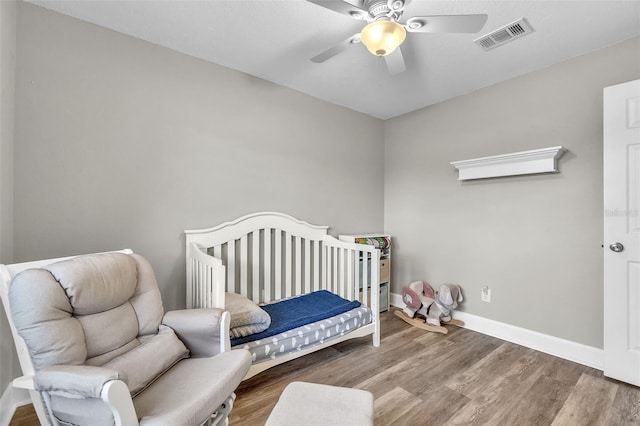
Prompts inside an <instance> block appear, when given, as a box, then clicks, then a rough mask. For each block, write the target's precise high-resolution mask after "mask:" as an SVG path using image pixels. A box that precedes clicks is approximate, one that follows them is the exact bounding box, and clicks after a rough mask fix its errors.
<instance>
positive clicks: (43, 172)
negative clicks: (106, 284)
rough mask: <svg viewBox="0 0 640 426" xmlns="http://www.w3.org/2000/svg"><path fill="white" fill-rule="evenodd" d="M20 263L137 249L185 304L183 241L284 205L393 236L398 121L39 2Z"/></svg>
mask: <svg viewBox="0 0 640 426" xmlns="http://www.w3.org/2000/svg"><path fill="white" fill-rule="evenodd" d="M18 12H19V13H18V58H17V83H16V84H17V88H16V149H15V168H16V172H15V211H16V217H15V258H16V260H18V261H25V260H29V259H39V258H47V257H51V256H61V255H70V254H77V253H87V252H95V251H102V250H112V249H118V248H123V247H131V248H132V249H133V250H134V251H137V252H139V253H141V254H143V255H145V256H146V257H147V258H148V259H149V260H150V262H151V263H152V265H153V266H154V269H155V272H156V275H157V278H158V281H159V285H160V287H161V291H162V296H163V300H164V303H165V308H180V307H184V303H185V294H184V293H185V277H184V275H185V266H184V263H185V262H184V252H185V249H184V236H183V230H185V229H193V228H199V227H206V226H213V225H216V224H219V223H221V222H223V221H227V220H232V219H235V218H236V217H238V216H240V215H244V214H247V213H251V212H255V211H262V210H275V211H282V212H286V213H289V214H291V215H293V216H295V217H298V218H300V219H303V220H306V221H309V222H311V223H315V224H325V225H330V226H331V227H332V229H330V232H332V233H335V234H337V233H339V232H343V233H344V232H350V231H360V230H362V229H382V227H383V192H384V190H383V187H384V182H383V174H382V172H381V171H382V169H383V155H384V147H383V144H384V141H383V136H384V131H383V128H384V127H383V126H384V123H383V122H382V121H381V120H378V119H375V118H372V117H369V116H366V115H364V114H361V113H356V112H353V111H351V110H347V109H344V108H342V107H338V106H336V105H333V104H329V103H327V102H324V101H320V100H317V99H314V98H312V97H310V96H307V95H303V94H301V93H299V92H296V91H292V90H289V89H286V88H283V87H280V86H276V85H273V84H271V83H267V82H265V81H262V80H259V79H256V78H253V77H250V76H248V75H246V74H242V73H239V72H236V71H232V70H229V69H226V68H223V67H220V66H217V65H214V64H211V63H207V62H204V61H201V60H198V59H194V58H191V57H188V56H186V55H183V54H179V53H176V52H174V51H171V50H169V49H166V48H161V47H158V46H156V45H152V44H150V43H147V42H143V41H141V40H137V39H134V38H131V37H128V36H125V35H122V34H118V33H116V32H113V31H110V30H106V29H104V28H101V27H98V26H95V25H92V24H88V23H85V22H82V21H79V20H76V19H73V18H69V17H66V16H63V15H60V14H57V13H54V12H51V11H48V10H45V9H42V8H39V7H36V6H33V5H30V4H25V3H21V4H20V5H19V10H18Z"/></svg>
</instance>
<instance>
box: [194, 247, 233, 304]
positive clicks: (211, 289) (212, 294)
mask: <svg viewBox="0 0 640 426" xmlns="http://www.w3.org/2000/svg"><path fill="white" fill-rule="evenodd" d="M204 251H206V248H202V247H200V246H198V244H196V243H193V242H192V243H189V244H188V245H187V308H189V309H191V308H220V309H224V279H225V267H224V265H223V264H222V261H221V260H220V259H216V258H215V257H212V256H209V255H207V254H206V253H205V252H204Z"/></svg>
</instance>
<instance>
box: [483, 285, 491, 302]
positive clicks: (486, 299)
mask: <svg viewBox="0 0 640 426" xmlns="http://www.w3.org/2000/svg"><path fill="white" fill-rule="evenodd" d="M480 300H482V301H483V302H487V303H489V302H491V289H490V288H489V286H488V285H485V286H484V287H482V294H481V295H480Z"/></svg>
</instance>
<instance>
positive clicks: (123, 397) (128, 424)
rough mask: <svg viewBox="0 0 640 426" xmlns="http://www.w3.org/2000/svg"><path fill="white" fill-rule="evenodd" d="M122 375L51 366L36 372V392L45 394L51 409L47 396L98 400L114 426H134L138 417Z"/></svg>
mask: <svg viewBox="0 0 640 426" xmlns="http://www.w3.org/2000/svg"><path fill="white" fill-rule="evenodd" d="M126 381H127V377H126V374H124V373H123V372H121V371H118V370H114V369H110V368H104V367H93V366H89V365H52V366H49V367H45V368H43V369H42V370H40V371H38V372H36V375H35V376H34V378H33V384H34V386H35V390H37V391H39V392H44V393H43V394H42V395H43V397H44V400H45V401H46V404H47V405H48V406H49V405H50V397H49V395H48V394H49V393H54V394H56V395H60V396H64V397H67V398H100V399H102V400H103V401H104V402H105V403H106V404H107V405H108V406H109V408H110V409H111V412H112V413H113V417H114V420H115V424H116V426H137V425H138V424H139V423H138V416H137V415H136V411H135V408H134V406H133V400H132V399H131V394H130V393H129V388H128V387H127V384H126Z"/></svg>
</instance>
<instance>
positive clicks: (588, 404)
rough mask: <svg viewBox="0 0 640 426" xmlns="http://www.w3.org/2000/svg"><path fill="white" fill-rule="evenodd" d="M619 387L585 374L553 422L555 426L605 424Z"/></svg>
mask: <svg viewBox="0 0 640 426" xmlns="http://www.w3.org/2000/svg"><path fill="white" fill-rule="evenodd" d="M617 391H618V386H617V385H616V384H614V383H611V382H607V381H605V380H601V379H597V378H596V377H593V376H590V375H588V374H583V375H582V376H581V377H580V379H579V380H578V383H576V385H575V386H574V387H573V390H572V391H571V393H570V394H569V398H567V402H566V403H565V404H564V405H563V406H562V409H561V410H560V412H559V413H558V415H557V416H556V418H555V419H554V420H553V423H552V425H555V426H571V425H576V424H578V425H585V426H586V425H600V424H604V421H605V419H606V416H607V413H608V411H609V408H610V407H611V405H612V404H613V400H614V398H615V397H616V392H617Z"/></svg>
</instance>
